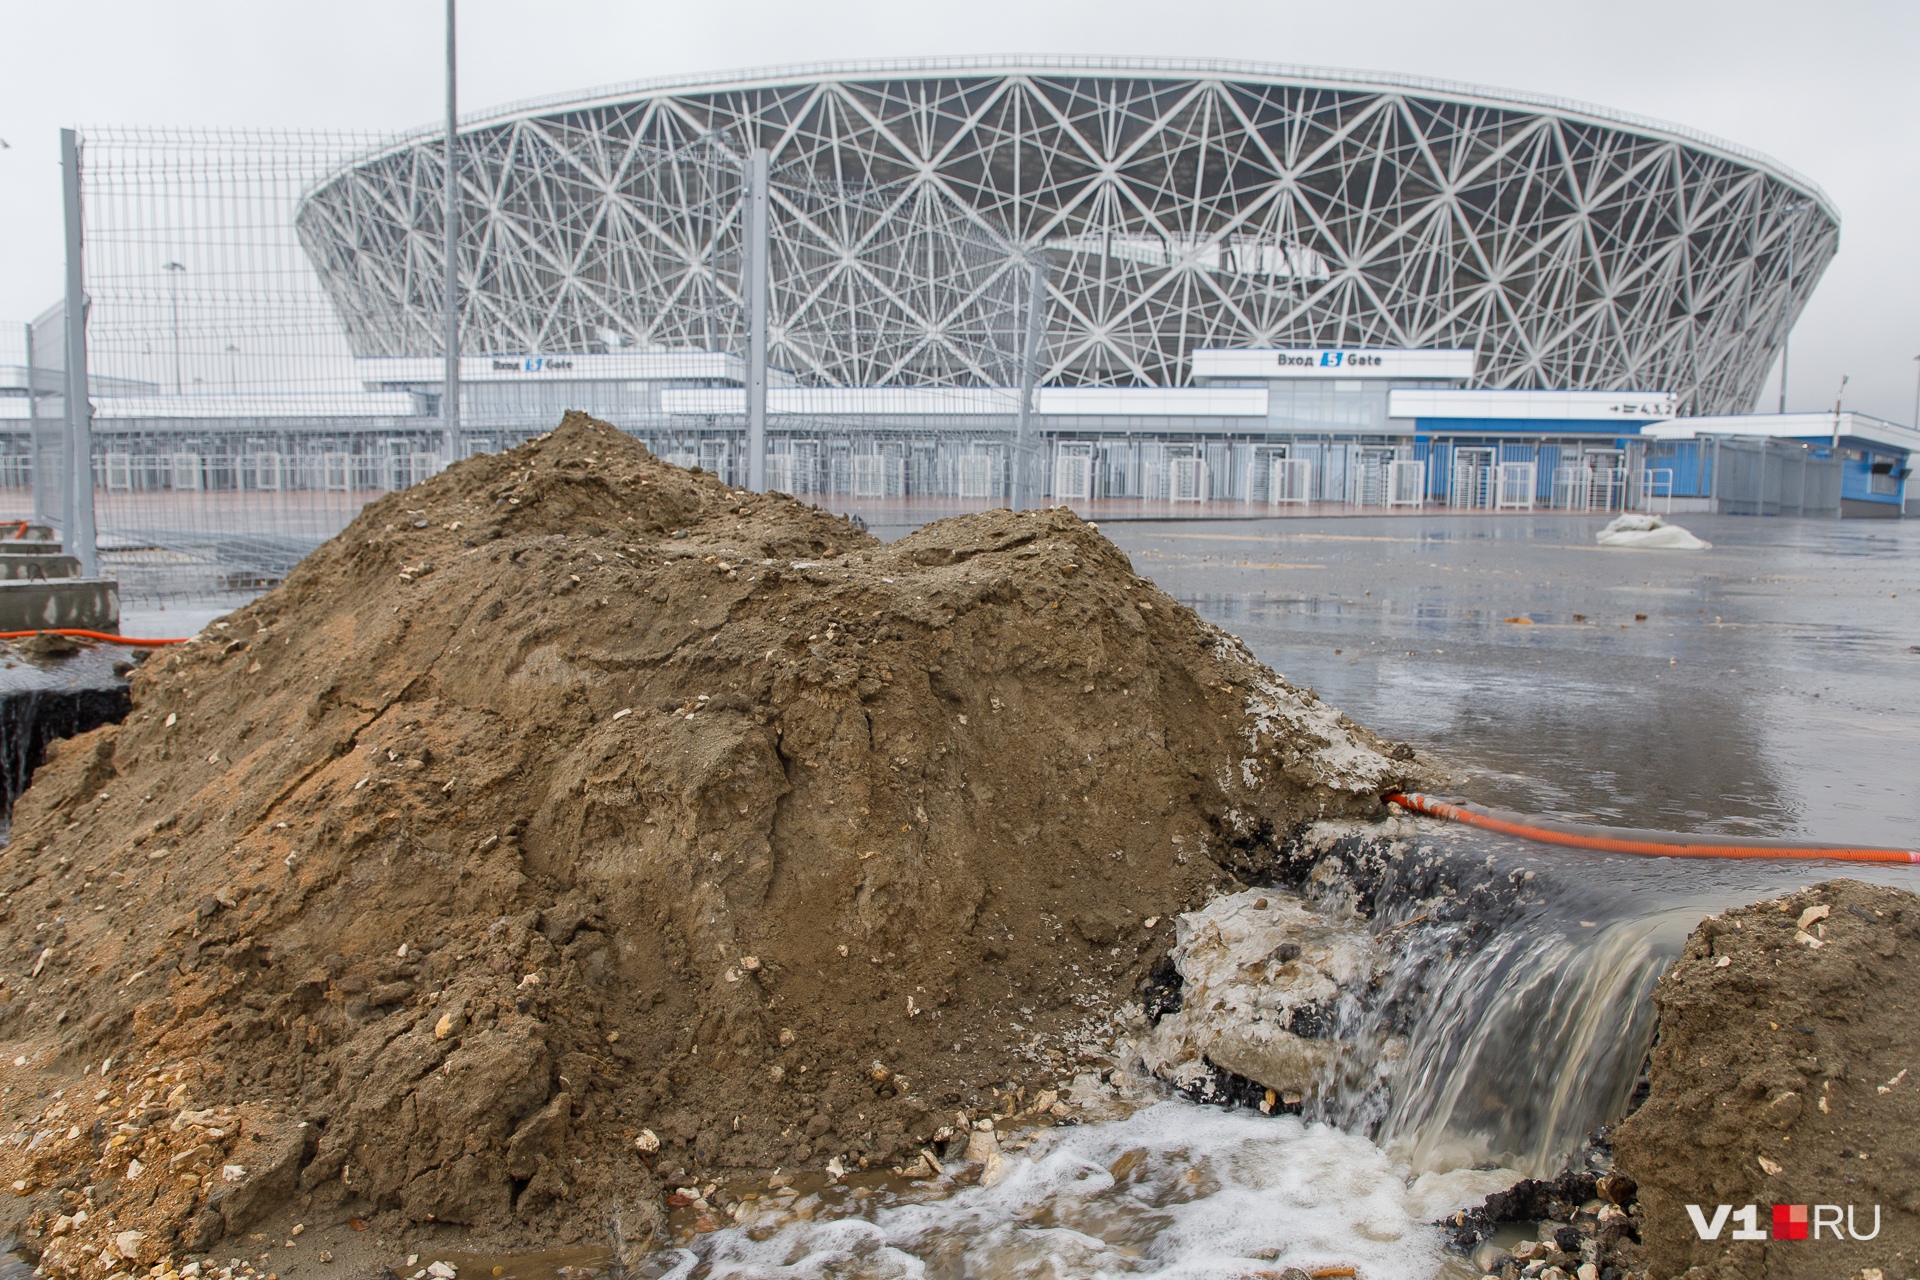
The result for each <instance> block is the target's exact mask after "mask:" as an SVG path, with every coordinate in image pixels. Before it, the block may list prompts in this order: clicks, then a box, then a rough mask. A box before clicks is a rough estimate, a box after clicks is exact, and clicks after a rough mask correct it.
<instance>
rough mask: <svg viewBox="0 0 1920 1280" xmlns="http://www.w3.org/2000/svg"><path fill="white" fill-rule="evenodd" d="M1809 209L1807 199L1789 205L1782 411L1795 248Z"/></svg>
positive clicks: (1782, 408) (1782, 324) (1790, 335)
mask: <svg viewBox="0 0 1920 1280" xmlns="http://www.w3.org/2000/svg"><path fill="white" fill-rule="evenodd" d="M1806 209H1807V202H1806V201H1805V200H1795V201H1794V202H1793V203H1792V204H1790V205H1788V206H1787V210H1786V211H1787V216H1788V218H1789V219H1791V221H1789V222H1788V223H1787V300H1786V302H1785V304H1784V305H1783V316H1782V319H1781V322H1780V412H1781V413H1785V412H1786V411H1787V344H1788V343H1789V342H1791V341H1792V339H1793V272H1794V265H1795V264H1794V260H1793V258H1794V249H1795V248H1797V247H1798V246H1797V244H1796V241H1797V240H1798V238H1799V235H1800V215H1801V214H1802V213H1804V212H1805V211H1806Z"/></svg>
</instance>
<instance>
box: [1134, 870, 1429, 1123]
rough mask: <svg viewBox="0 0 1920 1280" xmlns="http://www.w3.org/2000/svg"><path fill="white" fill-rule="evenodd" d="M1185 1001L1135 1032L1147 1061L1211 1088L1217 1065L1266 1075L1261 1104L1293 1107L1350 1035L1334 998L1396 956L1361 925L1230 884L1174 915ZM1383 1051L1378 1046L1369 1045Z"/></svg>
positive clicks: (1182, 1082)
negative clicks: (1344, 1034) (1343, 1031)
mask: <svg viewBox="0 0 1920 1280" xmlns="http://www.w3.org/2000/svg"><path fill="white" fill-rule="evenodd" d="M1171 959H1172V961H1173V964H1174V967H1175V968H1176V969H1177V970H1178V971H1179V974H1180V977H1181V986H1180V991H1181V1002H1180V1007H1179V1009H1178V1010H1177V1011H1175V1012H1172V1013H1168V1014H1167V1015H1165V1016H1164V1017H1162V1018H1161V1019H1160V1020H1159V1022H1158V1023H1157V1024H1156V1025H1155V1027H1154V1029H1153V1031H1152V1032H1151V1033H1149V1034H1148V1035H1147V1036H1145V1037H1143V1039H1142V1041H1141V1045H1140V1048H1141V1056H1142V1059H1143V1061H1144V1063H1145V1065H1146V1067H1147V1069H1148V1070H1150V1071H1152V1072H1153V1073H1154V1074H1155V1075H1157V1076H1160V1077H1161V1078H1162V1079H1164V1080H1167V1081H1168V1082H1169V1083H1171V1084H1174V1085H1175V1086H1177V1087H1180V1088H1183V1089H1187V1090H1188V1091H1190V1092H1194V1093H1195V1095H1196V1096H1198V1097H1202V1098H1205V1097H1208V1096H1209V1092H1208V1090H1209V1087H1210V1086H1211V1085H1212V1084H1213V1082H1214V1080H1215V1071H1214V1069H1215V1068H1218V1069H1220V1070H1223V1071H1228V1072H1231V1073H1233V1074H1234V1075H1237V1076H1241V1077H1244V1078H1245V1079H1248V1080H1251V1081H1253V1082H1254V1083H1255V1084H1258V1085H1261V1086H1263V1087H1264V1088H1265V1089H1267V1090H1268V1091H1269V1092H1270V1093H1271V1094H1272V1095H1273V1096H1272V1100H1271V1101H1268V1102H1266V1103H1265V1104H1264V1105H1263V1108H1262V1109H1263V1110H1269V1111H1271V1110H1274V1109H1276V1108H1278V1109H1298V1107H1299V1106H1300V1105H1301V1103H1302V1102H1303V1101H1304V1100H1306V1099H1308V1098H1311V1097H1313V1096H1315V1095H1317V1094H1318V1093H1319V1092H1320V1090H1321V1089H1322V1087H1324V1086H1326V1085H1328V1084H1330V1083H1331V1082H1332V1081H1333V1080H1334V1079H1335V1077H1336V1076H1337V1075H1338V1074H1339V1072H1340V1069H1341V1067H1342V1065H1343V1064H1344V1062H1345V1059H1346V1058H1347V1057H1348V1056H1349V1055H1350V1054H1351V1052H1352V1050H1353V1046H1352V1045H1350V1044H1349V1043H1348V1042H1347V1041H1345V1040H1344V1039H1342V1038H1340V1037H1339V1035H1338V1034H1337V1027H1336V1025H1335V1024H1336V1022H1337V1017H1336V1010H1337V1009H1338V1007H1339V1006H1340V1005H1341V1003H1342V1001H1352V1000H1355V999H1356V998H1357V997H1358V995H1359V994H1360V993H1362V992H1364V991H1365V989H1366V988H1367V987H1368V986H1369V985H1370V984H1371V983H1372V982H1373V981H1374V979H1375V978H1376V976H1377V975H1378V973H1379V972H1380V971H1381V970H1382V969H1383V968H1384V967H1385V966H1386V965H1388V964H1389V963H1390V962H1391V956H1390V953H1389V952H1387V951H1386V949H1384V948H1382V947H1380V946H1378V945H1376V944H1375V942H1374V939H1373V938H1372V937H1371V936H1370V935H1369V934H1368V933H1367V931H1366V929H1365V928H1364V927H1363V926H1362V925H1360V924H1359V923H1358V922H1355V921H1353V920H1350V919H1346V918H1343V917H1341V916H1340V915H1338V914H1336V913H1332V912H1321V911H1316V910H1314V909H1312V908H1311V907H1309V906H1307V905H1306V903H1304V902H1303V901H1302V900H1301V899H1300V898H1298V897H1297V896H1295V895H1293V894H1289V893H1281V892H1277V891H1273V890H1257V889H1248V890H1243V891H1241V892H1239V893H1234V894H1227V895H1224V896H1222V897H1220V898H1216V899H1215V900H1214V901H1212V902H1210V903H1208V904H1207V905H1206V906H1205V907H1203V908H1201V909H1200V910H1199V911H1194V912H1189V913H1187V914H1184V915H1182V916H1180V917H1179V919H1178V921H1177V922H1176V931H1175V942H1174V947H1173V952H1172V955H1171ZM1368 1049H1369V1052H1371V1053H1373V1054H1374V1055H1375V1056H1378V1054H1379V1047H1378V1046H1368Z"/></svg>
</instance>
